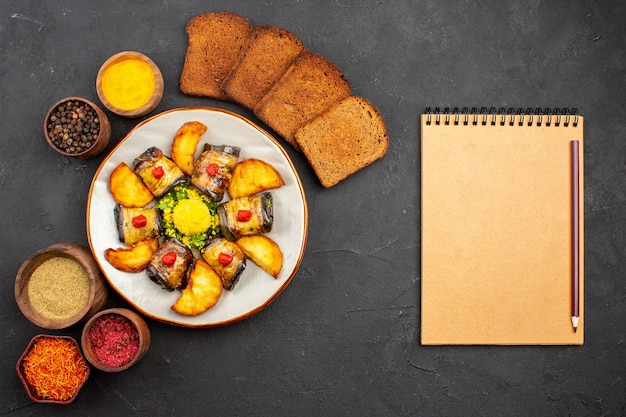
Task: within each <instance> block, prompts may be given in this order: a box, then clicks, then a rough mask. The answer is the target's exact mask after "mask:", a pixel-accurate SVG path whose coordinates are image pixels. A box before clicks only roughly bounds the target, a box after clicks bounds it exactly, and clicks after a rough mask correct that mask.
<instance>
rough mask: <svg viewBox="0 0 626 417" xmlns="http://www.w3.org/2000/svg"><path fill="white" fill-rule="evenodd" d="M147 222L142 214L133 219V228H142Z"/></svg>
mask: <svg viewBox="0 0 626 417" xmlns="http://www.w3.org/2000/svg"><path fill="white" fill-rule="evenodd" d="M147 222H148V220H147V219H146V216H144V215H143V214H140V215H139V216H135V217H133V226H134V227H136V228H140V227H144V226H145V225H146V223H147Z"/></svg>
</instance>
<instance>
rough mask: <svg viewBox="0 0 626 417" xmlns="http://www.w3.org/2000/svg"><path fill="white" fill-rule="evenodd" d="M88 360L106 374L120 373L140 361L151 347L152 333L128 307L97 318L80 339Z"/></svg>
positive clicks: (104, 313)
mask: <svg viewBox="0 0 626 417" xmlns="http://www.w3.org/2000/svg"><path fill="white" fill-rule="evenodd" d="M81 346H82V349H83V354H84V355H85V358H87V361H89V363H91V364H92V365H93V366H94V367H96V368H97V369H100V370H101V371H105V372H120V371H123V370H125V369H128V368H130V367H131V366H133V365H134V364H136V363H137V362H139V361H140V360H141V359H142V358H143V357H144V356H145V355H146V353H147V352H148V349H149V348H150V330H149V329H148V325H147V324H146V322H145V321H144V319H143V318H141V316H140V315H139V314H137V313H135V312H134V311H132V310H129V309H126V308H110V309H107V310H102V311H100V312H99V313H97V314H96V315H94V316H93V317H92V318H91V319H89V321H88V322H87V324H85V327H84V328H83V333H82V336H81Z"/></svg>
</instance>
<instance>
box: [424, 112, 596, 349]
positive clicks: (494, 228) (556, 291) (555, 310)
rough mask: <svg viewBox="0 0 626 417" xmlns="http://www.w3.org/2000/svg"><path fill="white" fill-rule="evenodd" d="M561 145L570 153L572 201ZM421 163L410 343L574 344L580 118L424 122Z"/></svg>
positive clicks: (580, 335) (493, 116) (506, 115)
mask: <svg viewBox="0 0 626 417" xmlns="http://www.w3.org/2000/svg"><path fill="white" fill-rule="evenodd" d="M571 141H578V146H579V148H578V153H577V155H578V158H577V159H578V198H577V199H575V198H574V197H573V196H574V195H575V193H574V191H573V182H576V181H574V180H573V178H575V177H572V172H573V165H574V164H575V162H573V161H575V159H573V158H574V157H573V154H572V148H571ZM421 161H422V166H421V171H422V172H421V185H422V191H421V200H422V202H421V207H422V212H421V225H422V242H421V272H422V273H421V343H422V344H424V345H441V344H454V345H457V344H459V345H473V344H483V345H496V344H504V345H530V344H533V345H534V344H542V345H543V344H582V343H583V340H584V326H585V320H584V297H583V294H584V267H583V265H584V262H583V256H584V250H583V249H584V236H583V235H584V215H583V213H584V212H583V207H584V203H583V202H584V197H583V184H584V181H583V117H582V116H580V115H578V114H577V113H576V112H575V111H574V112H570V111H569V110H567V109H564V110H563V111H560V110H558V109H555V110H554V111H551V110H546V111H541V112H538V111H536V110H535V111H521V110H518V111H517V112H512V111H511V110H509V111H507V112H504V110H502V109H501V110H500V111H498V112H495V111H493V110H490V111H484V110H483V111H481V112H475V111H473V112H467V111H466V110H465V109H464V111H462V112H458V111H456V110H455V111H453V112H449V113H448V112H443V113H439V112H438V111H435V112H434V113H431V112H430V111H427V113H425V114H423V115H422V116H421ZM573 201H578V204H577V206H578V210H579V216H578V217H579V219H580V221H579V234H578V239H577V240H578V245H575V244H573V242H575V241H576V238H575V237H574V235H573V225H574V224H575V223H574V222H573V218H574V216H575V212H574V211H573V209H574V207H573V205H574V203H573ZM575 247H577V248H578V252H579V257H578V262H579V279H578V285H579V288H578V294H579V298H578V300H579V301H578V305H579V316H580V319H579V321H578V327H577V330H576V331H574V327H573V323H572V315H573V311H572V310H573V303H574V298H575V291H574V289H575V282H576V281H575V280H574V279H573V275H572V274H573V272H572V270H573V265H574V261H573V259H575V257H574V255H573V254H574V248H575Z"/></svg>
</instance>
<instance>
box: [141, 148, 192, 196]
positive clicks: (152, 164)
mask: <svg viewBox="0 0 626 417" xmlns="http://www.w3.org/2000/svg"><path fill="white" fill-rule="evenodd" d="M133 169H134V171H135V173H136V174H137V175H139V177H140V178H141V180H142V181H143V183H144V184H145V185H146V187H148V189H149V190H150V192H152V194H153V195H154V196H155V197H156V198H160V197H162V196H163V195H164V194H165V193H167V192H168V191H169V190H170V189H171V188H172V187H174V186H176V185H178V184H182V183H185V182H187V181H189V179H188V177H187V176H186V175H185V173H184V172H183V171H181V169H180V168H179V167H178V165H176V164H175V163H174V161H172V160H171V159H170V158H168V157H167V156H166V155H165V154H164V153H163V151H161V150H160V149H159V148H157V147H155V146H153V147H151V148H149V149H148V150H146V151H145V152H144V153H142V154H141V155H139V156H138V157H137V158H135V161H134V163H133Z"/></svg>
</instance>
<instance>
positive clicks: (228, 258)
mask: <svg viewBox="0 0 626 417" xmlns="http://www.w3.org/2000/svg"><path fill="white" fill-rule="evenodd" d="M217 261H218V262H219V263H220V264H221V265H228V264H229V263H231V262H232V261H233V256H232V255H229V254H227V253H224V252H222V253H220V256H218V257H217Z"/></svg>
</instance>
